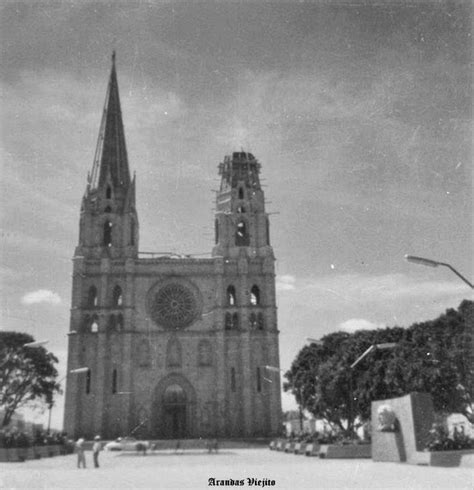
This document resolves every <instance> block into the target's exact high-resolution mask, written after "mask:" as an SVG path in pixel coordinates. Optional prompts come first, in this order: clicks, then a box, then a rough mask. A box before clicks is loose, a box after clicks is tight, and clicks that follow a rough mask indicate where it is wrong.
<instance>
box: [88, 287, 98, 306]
mask: <svg viewBox="0 0 474 490" xmlns="http://www.w3.org/2000/svg"><path fill="white" fill-rule="evenodd" d="M87 306H88V307H89V308H94V307H96V306H97V288H96V287H95V286H91V287H90V288H89V291H88V293H87Z"/></svg>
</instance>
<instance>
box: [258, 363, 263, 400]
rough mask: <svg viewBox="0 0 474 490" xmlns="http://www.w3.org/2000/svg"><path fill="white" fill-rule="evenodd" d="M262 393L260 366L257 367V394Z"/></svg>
mask: <svg viewBox="0 0 474 490" xmlns="http://www.w3.org/2000/svg"><path fill="white" fill-rule="evenodd" d="M261 391H262V377H261V372H260V366H257V393H260V392H261Z"/></svg>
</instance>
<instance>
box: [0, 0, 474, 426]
mask: <svg viewBox="0 0 474 490" xmlns="http://www.w3.org/2000/svg"><path fill="white" fill-rule="evenodd" d="M368 5H369V6H368ZM0 8H1V11H0V14H1V26H0V27H1V41H2V42H1V47H0V49H1V60H0V62H1V69H0V73H1V75H0V76H1V90H2V102H1V104H2V106H1V109H2V110H1V122H2V126H1V162H2V163H1V197H0V199H1V204H0V206H1V220H2V223H1V246H0V251H1V264H0V273H1V280H0V286H1V293H0V294H1V301H2V302H1V318H0V328H2V329H4V330H18V331H24V332H28V333H31V334H33V335H34V336H35V338H37V339H49V344H48V348H49V349H50V350H52V351H53V352H55V353H56V355H57V356H58V357H59V359H60V365H59V371H60V373H61V376H62V375H64V374H65V369H66V368H65V359H66V345H67V342H66V339H67V337H66V335H65V334H66V332H67V330H68V323H69V306H70V294H71V293H70V290H71V271H72V263H71V258H72V256H73V252H74V247H75V245H76V243H77V239H78V219H79V206H80V201H81V197H82V195H83V192H84V190H85V184H86V176H87V172H88V171H89V170H90V169H91V167H92V161H93V157H94V151H95V146H96V141H97V135H98V131H99V124H100V119H101V112H102V108H103V104H104V99H105V92H106V87H107V81H108V76H109V72H110V56H111V53H112V50H113V49H115V50H116V51H117V70H118V79H119V86H120V94H121V102H122V111H123V115H124V124H125V131H126V139H127V146H128V154H129V161H130V166H131V170H132V172H133V171H135V172H136V175H137V186H138V187H137V200H138V202H137V207H138V213H139V219H140V233H141V236H140V250H142V251H173V252H183V253H198V254H199V253H208V252H210V250H211V248H212V245H213V222H214V219H213V210H212V208H213V202H212V201H213V197H214V194H213V192H212V190H213V189H216V188H217V186H218V183H219V180H218V175H217V165H218V164H219V162H220V161H222V159H223V157H224V155H226V154H229V153H230V152H232V151H233V150H239V149H240V148H243V149H245V150H248V151H251V152H252V153H253V154H254V155H255V156H256V157H257V158H258V159H259V161H260V162H261V163H262V178H263V179H264V184H265V186H266V187H265V188H264V189H265V193H266V198H267V202H268V203H267V210H268V211H269V212H271V213H274V214H272V215H271V236H272V244H273V246H274V249H275V255H276V257H277V289H278V307H279V328H280V331H281V336H280V352H281V365H282V368H284V369H287V368H288V367H289V366H290V364H291V361H292V359H293V358H294V356H295V355H296V353H297V352H298V350H299V349H300V348H301V347H302V346H303V345H304V343H305V338H306V337H308V336H309V337H316V338H317V337H320V336H322V335H324V334H327V333H330V332H334V331H337V330H341V329H346V330H349V331H354V330H356V329H358V328H375V327H377V326H383V325H388V326H394V325H400V326H409V325H410V324H411V323H413V322H415V321H422V320H427V319H431V318H434V317H436V316H437V315H439V314H441V313H442V312H443V311H444V310H445V309H446V308H449V307H457V306H458V304H459V303H460V302H461V301H462V299H463V298H468V297H470V294H471V292H470V290H469V288H468V287H467V286H466V285H465V284H464V283H463V282H461V281H460V280H459V279H458V278H457V277H456V276H455V275H454V274H452V273H451V272H450V271H449V270H448V269H446V268H437V269H431V268H426V267H422V266H416V265H414V264H409V263H406V262H405V261H404V260H403V256H404V254H407V253H409V254H413V255H421V256H425V257H429V258H432V259H436V260H441V261H445V262H449V263H450V264H452V265H453V266H454V267H456V268H457V269H459V270H460V271H462V273H463V274H465V275H466V276H467V277H468V278H470V279H471V280H472V278H473V269H472V251H473V250H472V249H473V239H472V232H473V230H472V217H473V216H472V204H473V203H472V148H471V108H472V105H471V102H472V101H471V69H470V62H471V59H472V56H471V44H472V40H471V32H470V28H471V11H470V3H469V2H467V1H466V2H459V1H452V2H437V1H432V2H418V1H412V2H410V1H403V2H396V1H388V0H387V1H377V2H366V1H348V0H346V1H341V2H332V3H331V4H330V5H329V4H328V3H326V2H317V1H312V2H292V3H283V2H258V3H257V2H232V3H231V2H224V1H222V2H192V3H191V2H174V3H172V2H158V1H154V2H145V1H141V2H138V1H137V2H132V1H128V2H110V3H107V2H97V3H94V2H79V1H77V2H66V1H62V2H37V3H35V4H33V3H32V2H11V1H10V2H9V1H4V2H1V7H0ZM471 297H472V296H471ZM61 405H62V402H61V401H59V402H58V407H57V408H55V409H54V413H53V425H56V426H60V425H61V421H62V406H61ZM284 406H285V408H287V407H289V406H291V403H290V401H289V399H288V398H286V397H285V405H284Z"/></svg>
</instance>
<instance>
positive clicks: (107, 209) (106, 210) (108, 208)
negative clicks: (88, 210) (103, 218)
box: [104, 206, 112, 213]
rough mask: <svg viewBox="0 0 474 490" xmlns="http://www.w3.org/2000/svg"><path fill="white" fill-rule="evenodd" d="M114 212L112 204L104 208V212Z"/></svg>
mask: <svg viewBox="0 0 474 490" xmlns="http://www.w3.org/2000/svg"><path fill="white" fill-rule="evenodd" d="M111 212H112V208H111V207H110V206H107V207H106V208H105V209H104V213H111Z"/></svg>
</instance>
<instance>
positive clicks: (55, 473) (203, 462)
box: [0, 449, 474, 490]
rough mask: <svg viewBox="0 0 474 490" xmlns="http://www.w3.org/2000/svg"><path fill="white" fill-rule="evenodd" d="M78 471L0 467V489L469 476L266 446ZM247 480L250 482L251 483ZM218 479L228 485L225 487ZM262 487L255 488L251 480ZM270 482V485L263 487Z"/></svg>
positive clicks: (62, 462) (354, 483) (396, 483)
mask: <svg viewBox="0 0 474 490" xmlns="http://www.w3.org/2000/svg"><path fill="white" fill-rule="evenodd" d="M86 458H87V468H86V469H85V470H84V469H78V468H77V467H76V456H75V455H68V456H58V457H55V458H48V459H41V460H33V461H27V462H25V463H0V488H2V489H22V488H28V489H48V490H49V489H69V488H78V489H79V488H80V489H95V488H96V489H117V490H118V489H132V488H136V489H142V488H150V489H161V488H163V489H168V488H183V489H185V488H195V489H205V488H213V486H212V485H209V479H210V478H214V479H215V483H216V485H215V487H218V488H235V487H236V485H235V484H234V485H230V483H231V481H230V480H232V481H233V482H234V483H235V482H236V481H237V483H239V482H240V481H241V480H244V481H243V484H242V485H238V486H239V487H240V488H278V489H299V488H314V489H325V488H345V489H354V488H355V489H372V488H373V489H385V488H390V489H405V490H411V489H434V488H443V489H470V490H472V488H474V485H473V483H474V482H473V472H472V470H471V469H468V468H435V467H426V466H409V465H407V464H397V463H373V462H372V461H371V460H362V459H361V460H334V459H333V460H324V459H317V458H308V457H305V456H295V455H292V454H284V453H279V452H274V451H269V450H268V449H224V450H222V451H220V452H219V453H218V454H207V453H206V452H204V451H202V450H195V451H191V450H189V451H185V452H183V453H181V454H175V453H174V452H170V451H157V452H155V453H150V454H148V455H146V456H139V455H136V454H134V453H123V454H122V453H107V452H102V453H101V467H100V468H98V469H95V468H93V464H92V454H91V453H90V452H87V453H86ZM248 478H250V479H254V481H253V482H252V481H249V480H248ZM218 480H227V482H228V483H229V484H228V485H223V484H219V483H220V482H218ZM258 480H260V481H261V482H260V483H261V484H260V485H257V483H256V481H258ZM269 480H274V481H275V485H274V486H271V485H270V484H267V485H266V486H262V484H263V483H264V482H265V481H267V483H270V482H268V481H269Z"/></svg>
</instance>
